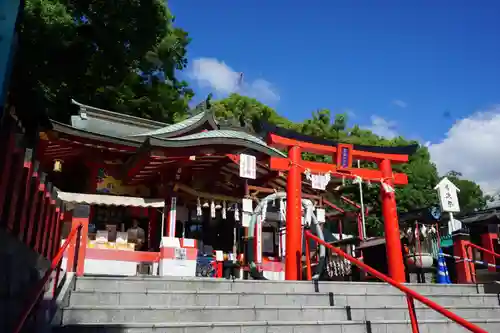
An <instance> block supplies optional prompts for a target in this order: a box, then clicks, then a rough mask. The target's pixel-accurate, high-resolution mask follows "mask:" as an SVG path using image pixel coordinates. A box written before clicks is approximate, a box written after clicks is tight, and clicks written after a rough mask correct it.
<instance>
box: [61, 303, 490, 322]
mask: <svg viewBox="0 0 500 333" xmlns="http://www.w3.org/2000/svg"><path fill="white" fill-rule="evenodd" d="M448 309H449V310H450V311H451V312H453V313H455V314H457V315H458V316H460V317H463V318H478V319H495V318H498V315H500V310H499V309H498V308H497V307H450V308H448ZM416 312H417V318H419V319H422V320H440V319H445V318H444V317H443V316H442V315H441V314H440V313H438V312H436V311H434V310H432V309H428V308H418V309H416ZM409 319H410V318H409V315H408V308H407V307H386V306H379V307H372V308H365V307H363V308H351V307H340V306H337V307H330V306H322V307H321V306H303V307H297V306H295V307H290V306H281V307H279V308H276V307H273V306H262V307H234V306H222V307H200V306H182V307H151V306H149V307H146V306H144V307H135V306H134V307H130V306H128V307H125V306H120V307H116V306H115V307H110V306H94V307H85V306H78V307H77V306H75V307H69V308H66V309H64V311H63V324H65V325H68V324H79V323H123V322H130V321H132V322H135V323H163V322H173V323H176V322H189V321H191V322H233V321H238V322H253V321H297V320H301V321H327V320H333V321H347V320H355V321H356V320H358V321H364V320H409Z"/></svg>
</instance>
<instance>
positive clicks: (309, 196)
mask: <svg viewBox="0 0 500 333" xmlns="http://www.w3.org/2000/svg"><path fill="white" fill-rule="evenodd" d="M248 189H249V190H250V191H257V192H260V193H266V194H272V193H276V190H275V189H273V188H269V187H261V186H254V185H248ZM283 191H284V190H283ZM302 197H304V198H306V199H313V200H321V196H320V195H314V194H306V193H303V194H302Z"/></svg>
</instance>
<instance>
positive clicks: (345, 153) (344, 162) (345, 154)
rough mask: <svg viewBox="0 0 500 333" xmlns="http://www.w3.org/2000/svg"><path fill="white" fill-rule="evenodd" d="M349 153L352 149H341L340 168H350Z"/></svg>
mask: <svg viewBox="0 0 500 333" xmlns="http://www.w3.org/2000/svg"><path fill="white" fill-rule="evenodd" d="M349 153H350V149H349V148H348V147H342V148H341V149H340V167H341V168H349V167H350V165H349Z"/></svg>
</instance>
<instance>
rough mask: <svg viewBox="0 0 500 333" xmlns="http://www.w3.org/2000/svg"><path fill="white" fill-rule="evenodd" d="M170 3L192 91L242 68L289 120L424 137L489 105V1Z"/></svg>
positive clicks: (494, 23)
mask: <svg viewBox="0 0 500 333" xmlns="http://www.w3.org/2000/svg"><path fill="white" fill-rule="evenodd" d="M169 6H170V8H171V10H172V12H173V13H174V15H175V16H176V24H177V25H178V26H180V27H182V28H184V29H185V30H187V31H188V32H189V34H190V36H191V38H192V39H193V40H192V43H191V45H190V46H189V60H190V64H191V68H190V69H189V71H187V72H186V73H185V74H183V75H184V76H185V77H187V78H188V79H189V81H190V82H191V83H192V85H193V87H194V88H196V91H197V92H198V93H199V96H198V97H199V98H201V97H202V95H205V94H207V93H208V92H209V91H216V92H219V94H218V95H219V96H223V95H224V94H225V93H228V92H229V91H231V90H232V89H234V86H231V85H229V86H228V85H227V82H226V83H224V82H221V80H222V81H223V80H224V78H231V77H232V76H230V75H229V74H228V71H230V72H232V71H234V72H243V73H244V75H245V84H246V85H247V87H246V91H248V92H249V93H250V94H251V95H254V96H256V97H260V96H261V95H262V96H263V97H262V99H263V100H264V101H265V102H267V103H268V104H270V105H271V106H273V107H275V109H276V110H277V111H278V112H279V113H281V114H282V115H284V116H286V117H288V118H290V119H293V120H302V119H304V118H306V117H308V116H309V115H310V113H311V111H313V110H315V109H319V108H329V109H330V110H332V111H333V112H335V111H338V112H341V111H344V110H349V111H350V112H351V113H352V114H353V115H354V116H353V117H352V119H351V123H357V124H360V125H362V126H365V127H369V128H373V129H375V130H376V131H378V132H380V133H382V134H384V133H386V134H387V135H389V136H390V135H394V134H401V135H403V136H405V137H410V138H417V139H419V140H420V141H421V142H427V141H429V142H432V143H433V144H443V143H446V142H447V140H450V136H451V135H453V133H452V132H453V129H454V126H455V127H456V126H457V125H462V127H463V126H465V125H467V124H464V123H463V122H464V121H466V120H471V121H476V123H474V124H476V125H477V118H478V112H480V111H481V112H483V113H480V114H479V117H480V116H481V115H483V116H484V114H488V115H490V116H491V117H493V116H492V111H491V110H493V113H495V114H497V113H498V112H497V111H500V110H497V107H495V105H498V104H499V103H500V66H499V62H500V19H499V17H500V1H495V0H484V1H472V0H470V1H465V0H454V1H452V0H449V1H448V0H440V1H427V0H405V1H396V0H394V1H390V0H364V1H355V0H351V1H347V0H346V1H327V0H323V1H319V0H311V1H309V2H304V1H300V2H299V1H296V0H288V1H285V0H267V1H264V0H254V1H242V0H240V1H235V0H233V1H229V0H217V1H195V0H173V1H169ZM207 64H208V65H210V66H208V67H207ZM217 64H219V65H220V66H222V67H219V69H218V67H217V66H216V65H217ZM207 71H208V72H207ZM207 73H208V74H207ZM218 73H220V75H219V74H218ZM228 75H229V76H228ZM221 84H222V88H221ZM446 113H447V114H449V115H450V116H449V117H446V116H444V114H446ZM491 117H490V118H491ZM483 118H484V117H483ZM490 120H491V119H490ZM481 121H484V119H482V120H481ZM469 125H470V124H468V125H467V126H469ZM467 126H465V127H467ZM384 127H385V129H384ZM469 127H470V126H469ZM490 127H491V124H490ZM498 132H500V129H499V130H498ZM462 134H463V131H462ZM494 134H496V133H494ZM499 134H500V133H499ZM456 142H457V140H455V145H456ZM448 143H449V142H448ZM445 148H446V147H445ZM445 148H443V147H442V146H441V150H443V149H445ZM446 150H448V149H446ZM471 150H473V147H472V148H471ZM457 153H458V152H457ZM499 153H500V151H499ZM497 156H498V155H497ZM438 164H439V163H438ZM441 164H442V163H441ZM438 167H439V165H438ZM499 168H500V165H499ZM498 176H499V177H498V178H499V179H500V174H498ZM499 185H500V183H499Z"/></svg>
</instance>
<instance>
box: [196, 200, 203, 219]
mask: <svg viewBox="0 0 500 333" xmlns="http://www.w3.org/2000/svg"><path fill="white" fill-rule="evenodd" d="M201 215H202V214H201V202H200V198H197V199H196V216H201Z"/></svg>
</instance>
